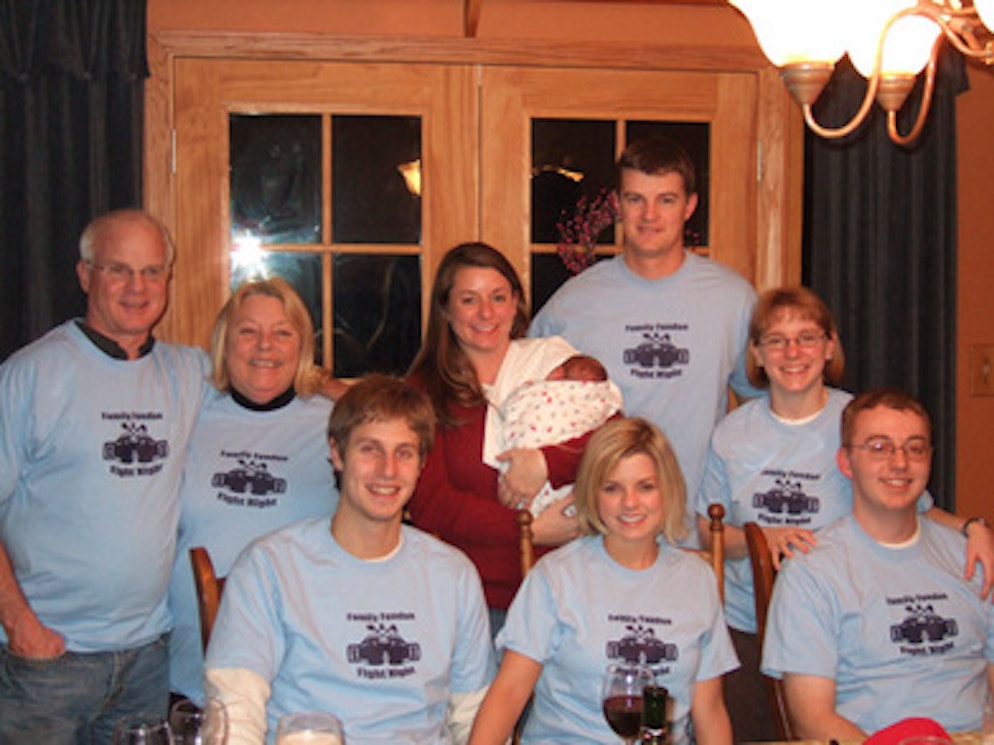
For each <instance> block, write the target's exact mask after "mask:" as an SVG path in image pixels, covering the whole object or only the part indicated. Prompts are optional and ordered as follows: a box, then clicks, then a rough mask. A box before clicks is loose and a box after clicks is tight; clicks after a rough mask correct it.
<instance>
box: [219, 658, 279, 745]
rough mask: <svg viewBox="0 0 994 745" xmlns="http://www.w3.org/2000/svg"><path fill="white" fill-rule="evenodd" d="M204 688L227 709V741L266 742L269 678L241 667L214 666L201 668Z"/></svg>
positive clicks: (246, 744) (234, 744)
mask: <svg viewBox="0 0 994 745" xmlns="http://www.w3.org/2000/svg"><path fill="white" fill-rule="evenodd" d="M204 690H205V691H206V693H207V695H208V696H212V697H214V698H217V699H220V700H221V701H222V702H223V703H224V705H225V708H226V709H227V710H228V745H262V744H263V743H265V742H266V727H267V725H266V702H267V701H269V691H270V688H269V681H267V680H266V679H265V678H263V677H262V676H261V675H259V674H258V673H255V672H253V671H251V670H249V669H247V668H244V667H228V668H216V667H215V668H208V669H207V670H206V671H205V672H204Z"/></svg>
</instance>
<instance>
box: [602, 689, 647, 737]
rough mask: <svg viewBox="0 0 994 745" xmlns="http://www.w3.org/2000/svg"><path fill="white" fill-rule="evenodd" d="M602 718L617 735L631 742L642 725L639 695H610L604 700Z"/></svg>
mask: <svg viewBox="0 0 994 745" xmlns="http://www.w3.org/2000/svg"><path fill="white" fill-rule="evenodd" d="M603 708H604V718H605V719H606V720H607V723H608V724H609V725H610V726H611V729H613V730H614V732H615V734H617V735H618V737H620V738H622V739H623V740H625V742H631V741H632V740H633V739H634V738H635V736H636V735H638V733H639V728H640V727H641V726H642V698H641V697H640V696H610V697H609V698H607V699H605V700H604V707H603Z"/></svg>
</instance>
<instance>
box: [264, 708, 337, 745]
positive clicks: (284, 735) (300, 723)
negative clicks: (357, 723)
mask: <svg viewBox="0 0 994 745" xmlns="http://www.w3.org/2000/svg"><path fill="white" fill-rule="evenodd" d="M276 745H345V736H344V735H343V734H342V723H341V722H340V721H339V719H338V717H336V716H335V715H334V714H328V713H327V712H324V711H298V712H294V713H293V714H284V715H283V716H281V717H280V721H279V724H278V725H277V727H276Z"/></svg>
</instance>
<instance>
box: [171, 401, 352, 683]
mask: <svg viewBox="0 0 994 745" xmlns="http://www.w3.org/2000/svg"><path fill="white" fill-rule="evenodd" d="M331 409H332V402H331V401H330V400H329V399H327V398H325V397H324V396H313V397H311V398H307V399H303V398H299V397H298V398H294V399H293V400H291V401H290V402H289V403H288V404H287V405H286V406H282V407H280V408H277V409H271V410H267V411H257V410H251V409H247V408H245V407H244V406H241V405H240V404H238V403H237V402H236V401H235V400H234V399H233V398H232V397H231V396H230V395H228V394H220V393H218V392H217V391H216V390H214V389H211V393H210V394H209V396H208V399H207V401H205V403H204V405H203V407H202V408H201V410H200V416H199V418H198V419H197V424H196V427H195V428H194V430H193V437H192V438H191V440H190V451H189V454H188V455H187V459H186V468H185V469H184V471H183V486H182V488H181V490H180V506H181V512H180V519H179V540H178V543H177V547H176V562H175V565H174V567H173V574H172V581H171V582H170V585H169V608H170V610H171V611H172V614H173V633H172V635H171V636H170V639H169V678H170V685H171V687H172V690H174V691H177V692H179V693H182V694H183V695H185V696H188V697H190V698H192V699H194V700H195V701H197V702H200V701H202V699H203V696H204V689H203V678H204V655H203V648H202V642H201V639H200V613H199V611H198V608H197V594H196V589H195V587H194V583H193V571H192V569H191V566H190V556H189V550H190V548H192V547H194V546H204V547H205V548H206V549H207V550H208V551H209V552H210V556H211V561H212V563H213V564H214V571H215V572H216V573H217V575H218V576H219V577H224V576H225V575H227V574H228V572H229V571H231V566H232V564H234V563H235V559H236V558H238V554H239V553H240V552H241V550H242V549H243V548H245V547H246V546H247V545H248V544H249V543H251V542H252V541H253V540H254V539H256V538H258V537H259V536H261V535H264V534H265V533H269V532H271V531H273V530H276V529H277V528H282V527H283V526H284V525H287V524H289V523H292V522H296V521H298V520H303V519H305V518H310V517H318V516H321V515H324V516H327V517H330V515H331V513H332V512H334V510H335V505H337V504H338V491H337V490H336V489H335V484H334V471H333V469H332V467H331V464H330V463H329V462H328V437H327V434H326V432H327V429H328V417H329V415H330V413H331Z"/></svg>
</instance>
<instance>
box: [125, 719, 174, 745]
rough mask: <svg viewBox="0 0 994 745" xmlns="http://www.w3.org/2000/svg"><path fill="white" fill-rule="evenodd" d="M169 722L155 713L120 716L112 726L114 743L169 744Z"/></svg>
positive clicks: (170, 735)
mask: <svg viewBox="0 0 994 745" xmlns="http://www.w3.org/2000/svg"><path fill="white" fill-rule="evenodd" d="M171 744H172V731H171V730H170V729H169V722H167V721H166V720H165V719H164V718H163V717H160V716H158V715H157V714H148V713H144V712H143V713H139V714H132V715H129V716H126V717H122V718H121V719H119V720H118V721H117V725H116V726H115V727H114V745H171Z"/></svg>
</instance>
